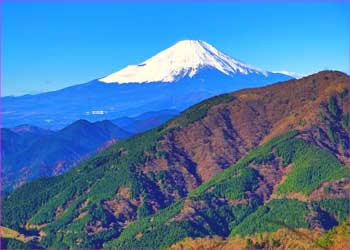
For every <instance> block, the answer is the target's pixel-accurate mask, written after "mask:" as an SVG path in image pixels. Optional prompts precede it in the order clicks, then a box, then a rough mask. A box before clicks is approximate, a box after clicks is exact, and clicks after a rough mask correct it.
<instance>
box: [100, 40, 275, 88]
mask: <svg viewBox="0 0 350 250" xmlns="http://www.w3.org/2000/svg"><path fill="white" fill-rule="evenodd" d="M205 68H215V69H217V70H218V71H220V72H221V73H224V74H225V75H233V74H236V73H239V74H245V75H247V74H258V75H264V76H267V75H268V74H271V72H266V71H264V70H261V69H258V68H254V67H252V66H248V65H246V64H244V63H242V62H240V61H237V60H235V59H233V58H231V57H229V56H228V55H225V54H223V53H222V52H220V51H218V50H217V49H216V48H214V47H213V46H211V45H210V44H208V43H206V42H204V41H197V40H183V41H180V42H177V43H176V44H175V45H173V46H171V47H170V48H168V49H166V50H164V51H162V52H160V53H158V54H157V55H155V56H153V57H152V58H150V59H148V60H146V61H144V62H142V63H140V64H139V65H129V66H128V67H126V68H124V69H122V70H120V71H118V72H116V73H113V74H110V75H108V76H106V77H104V78H101V79H100V81H102V82H105V83H118V84H123V83H131V82H138V83H145V82H175V81H178V80H180V79H182V78H185V77H189V78H192V77H193V76H195V75H196V74H197V73H198V72H200V71H201V70H202V69H205Z"/></svg>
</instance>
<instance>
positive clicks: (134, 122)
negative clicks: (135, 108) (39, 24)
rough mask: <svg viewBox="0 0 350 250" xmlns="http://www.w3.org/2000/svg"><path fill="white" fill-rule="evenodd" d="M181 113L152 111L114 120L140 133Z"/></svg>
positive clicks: (120, 125) (117, 123) (127, 129)
mask: <svg viewBox="0 0 350 250" xmlns="http://www.w3.org/2000/svg"><path fill="white" fill-rule="evenodd" d="M179 113H180V112H179V111H177V110H160V111H150V112H146V113H143V114H141V115H138V116H136V117H132V118H131V117H121V118H117V119H114V120H112V122H113V123H114V124H116V125H117V126H118V127H120V128H122V129H124V130H126V131H128V132H131V133H133V134H138V133H141V132H145V131H147V130H149V129H152V128H155V127H157V126H159V125H161V124H163V123H165V122H166V121H168V120H170V119H171V118H173V117H174V116H176V115H177V114H179Z"/></svg>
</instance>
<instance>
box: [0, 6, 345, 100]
mask: <svg viewBox="0 0 350 250" xmlns="http://www.w3.org/2000/svg"><path fill="white" fill-rule="evenodd" d="M1 25H2V40H1V49H2V54H1V57H2V58H1V60H2V95H3V96H5V95H23V94H26V93H37V92H40V91H47V90H54V89H59V88H63V87H66V86H70V85H74V84H79V83H84V82H87V81H89V80H92V79H96V78H100V77H102V76H104V75H107V74H109V73H112V72H115V71H117V70H119V69H121V68H123V67H125V66H126V65H128V64H137V63H140V62H141V61H143V60H145V59H147V58H148V57H150V56H152V55H154V54H155V53H157V52H159V51H161V50H163V49H165V48H167V47H169V46H171V45H173V44H174V43H176V42H177V41H179V40H183V39H199V40H204V41H206V42H208V43H210V44H212V45H213V46H214V47H216V48H217V49H219V50H221V51H223V52H225V53H226V54H228V55H230V56H232V57H234V58H237V59H240V60H242V61H244V62H246V63H248V64H251V65H255V66H257V67H260V68H263V69H265V70H288V71H291V72H297V73H300V74H308V73H313V72H316V71H320V70H324V69H337V70H341V71H344V72H347V73H348V72H349V3H348V2H345V1H343V2H339V1H329V2H315V1H296V2H277V1H272V2H248V3H247V2H243V1H237V2H227V1H226V2H213V1H212V2H191V3H187V2H183V1H180V2H166V3H161V2H153V3H150V2H148V3H143V2H129V3H122V2H112V1H109V2H91V1H87V2H84V1H78V2H45V1H39V2H34V1H30V2H10V1H9V2H2V20H1Z"/></svg>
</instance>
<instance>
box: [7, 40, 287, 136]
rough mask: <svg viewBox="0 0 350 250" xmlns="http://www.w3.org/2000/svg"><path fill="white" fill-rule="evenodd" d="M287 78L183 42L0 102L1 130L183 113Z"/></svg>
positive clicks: (203, 45) (201, 45)
mask: <svg viewBox="0 0 350 250" xmlns="http://www.w3.org/2000/svg"><path fill="white" fill-rule="evenodd" d="M289 79H292V77H290V76H287V75H283V74H279V73H271V72H267V71H263V70H259V69H256V68H254V67H251V66H248V65H246V64H244V63H242V62H239V61H237V60H234V59H232V58H230V57H228V56H227V55H225V54H223V53H221V52H219V51H218V50H216V49H215V48H213V47H212V46H211V45H209V44H207V43H205V42H200V41H182V42H179V43H177V44H175V45H174V46H172V47H170V48H168V49H167V50H164V51H163V52H161V53H159V54H158V55H156V56H154V57H152V58H151V59H149V60H147V61H145V62H144V63H143V64H141V65H138V66H130V67H127V68H126V69H122V70H121V71H118V72H116V73H115V74H114V73H113V74H111V75H110V76H107V77H104V78H100V79H96V80H92V81H90V82H87V83H84V84H80V85H74V86H72V87H68V88H64V89H61V90H58V91H53V92H47V93H42V94H38V95H25V96H20V97H4V98H3V99H2V108H3V114H2V116H3V119H2V122H3V125H4V126H5V127H13V126H16V125H18V124H17V123H18V122H21V123H28V124H32V125H36V126H40V127H49V128H53V129H60V128H62V127H65V126H67V125H68V124H70V123H72V122H73V121H76V120H79V119H86V120H89V121H98V120H113V119H116V118H119V117H122V116H136V115H139V114H141V113H144V112H149V111H152V110H164V109H177V110H180V111H183V110H184V109H186V108H188V107H189V106H191V105H193V104H195V103H198V102H200V101H202V100H204V99H207V98H209V97H212V96H215V95H218V94H222V93H226V92H231V91H233V90H237V89H241V88H249V87H257V86H264V85H266V84H269V83H273V82H278V81H284V80H289ZM114 81H119V82H114ZM14 111H15V112H14ZM29 113H30V115H28V114H29Z"/></svg>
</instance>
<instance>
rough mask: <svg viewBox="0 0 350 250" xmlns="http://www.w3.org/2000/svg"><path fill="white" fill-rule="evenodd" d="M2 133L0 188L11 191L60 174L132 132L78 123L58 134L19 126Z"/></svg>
mask: <svg viewBox="0 0 350 250" xmlns="http://www.w3.org/2000/svg"><path fill="white" fill-rule="evenodd" d="M1 133H2V137H1V140H2V151H1V154H2V169H1V170H2V188H3V190H12V189H13V188H14V187H16V186H19V185H22V184H24V183H26V182H28V181H29V180H33V179H36V178H39V177H44V176H54V175H59V174H62V173H63V172H64V171H66V170H68V169H70V168H72V167H73V166H75V165H76V164H78V163H80V162H81V161H82V160H84V159H87V158H88V157H89V156H91V155H93V154H95V153H97V152H98V151H100V150H102V149H103V148H105V147H107V146H108V145H111V144H113V143H115V142H116V141H118V140H120V139H124V138H126V137H128V136H130V135H131V133H129V132H126V131H125V130H123V129H121V128H119V127H117V126H116V125H114V124H113V123H112V122H110V121H101V122H95V123H90V122H88V121H86V120H79V121H76V122H74V123H73V124H71V125H69V126H68V127H66V128H64V129H62V130H59V131H57V132H53V131H49V130H44V129H40V128H38V127H34V126H27V125H26V126H20V127H16V128H14V129H12V130H10V129H6V128H3V129H1Z"/></svg>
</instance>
